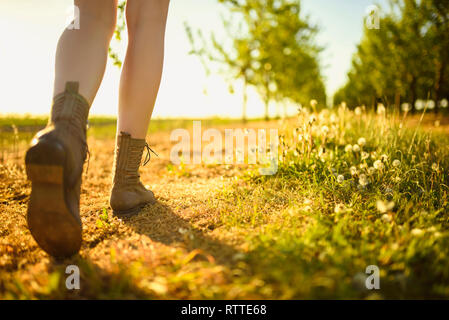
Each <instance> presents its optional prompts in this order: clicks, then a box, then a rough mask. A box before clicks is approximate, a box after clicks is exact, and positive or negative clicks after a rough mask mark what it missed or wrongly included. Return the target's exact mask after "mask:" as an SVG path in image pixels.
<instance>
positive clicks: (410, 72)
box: [334, 0, 449, 107]
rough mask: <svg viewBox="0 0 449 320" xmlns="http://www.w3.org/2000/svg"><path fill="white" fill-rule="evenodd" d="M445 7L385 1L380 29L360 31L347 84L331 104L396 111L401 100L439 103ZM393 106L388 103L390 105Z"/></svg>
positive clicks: (433, 1) (427, 0) (443, 88)
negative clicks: (386, 6) (381, 105)
mask: <svg viewBox="0 0 449 320" xmlns="http://www.w3.org/2000/svg"><path fill="white" fill-rule="evenodd" d="M448 14H449V10H448V5H447V4H445V3H444V4H443V2H442V1H437V0H421V1H417V0H401V1H400V0H390V8H389V11H388V12H387V13H386V14H384V15H383V16H382V17H381V19H380V26H381V27H380V29H379V30H370V29H367V28H365V30H364V34H363V37H362V40H361V42H360V44H359V45H358V47H357V52H356V54H355V55H354V57H353V61H352V68H351V70H350V71H349V73H348V81H347V83H346V85H345V86H344V87H343V88H341V89H340V90H339V91H337V93H336V94H335V96H334V103H335V104H338V103H340V102H341V101H346V102H347V103H349V104H350V105H353V106H354V105H357V104H372V105H373V104H375V101H377V100H378V99H379V98H381V99H383V100H384V101H385V102H387V104H394V105H396V106H397V107H399V104H400V102H401V100H403V101H405V102H408V103H409V104H411V106H414V105H415V101H416V100H417V99H427V98H428V97H431V98H433V99H434V100H435V101H437V102H438V101H439V100H440V99H441V98H442V97H446V98H447V96H448V94H449V92H448V90H447V82H448V81H447V76H446V75H447V68H448V66H447V60H448V51H449V50H448V49H449V46H448V43H449V41H448V35H449V32H448V27H449V26H448V21H449V19H448ZM393 102H394V103H393Z"/></svg>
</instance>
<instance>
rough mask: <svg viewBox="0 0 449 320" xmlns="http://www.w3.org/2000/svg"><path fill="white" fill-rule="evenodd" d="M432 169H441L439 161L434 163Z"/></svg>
mask: <svg viewBox="0 0 449 320" xmlns="http://www.w3.org/2000/svg"><path fill="white" fill-rule="evenodd" d="M432 170H433V171H438V170H439V165H438V163H435V162H434V163H432Z"/></svg>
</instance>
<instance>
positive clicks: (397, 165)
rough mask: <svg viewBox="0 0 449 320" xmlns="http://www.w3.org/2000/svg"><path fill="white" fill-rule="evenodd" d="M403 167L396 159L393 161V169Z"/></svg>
mask: <svg viewBox="0 0 449 320" xmlns="http://www.w3.org/2000/svg"><path fill="white" fill-rule="evenodd" d="M400 166H401V161H400V160H398V159H396V160H394V161H393V167H395V168H399V167H400Z"/></svg>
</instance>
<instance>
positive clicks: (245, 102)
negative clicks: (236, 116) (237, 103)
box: [242, 81, 248, 123]
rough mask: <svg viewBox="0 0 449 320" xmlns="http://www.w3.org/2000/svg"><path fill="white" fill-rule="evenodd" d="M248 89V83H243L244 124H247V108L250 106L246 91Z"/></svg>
mask: <svg viewBox="0 0 449 320" xmlns="http://www.w3.org/2000/svg"><path fill="white" fill-rule="evenodd" d="M246 88H247V82H246V81H245V82H244V83H243V105H242V109H243V111H242V121H243V123H246V107H247V105H248V93H247V91H246Z"/></svg>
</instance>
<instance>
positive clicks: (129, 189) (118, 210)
mask: <svg viewBox="0 0 449 320" xmlns="http://www.w3.org/2000/svg"><path fill="white" fill-rule="evenodd" d="M145 147H147V148H148V150H147V151H148V155H147V160H146V161H145V164H146V163H147V162H148V161H149V155H150V151H152V150H151V149H150V147H148V145H147V144H146V142H145V140H144V139H133V138H131V135H130V134H128V133H125V132H121V133H120V135H119V136H118V137H117V147H116V151H115V157H114V169H113V171H114V178H113V184H112V190H111V198H110V201H109V202H110V205H111V208H112V210H113V214H115V215H119V216H120V215H133V214H136V213H138V212H139V211H140V210H141V209H142V208H143V207H145V206H146V205H148V204H152V203H154V202H156V199H155V198H154V194H153V192H152V191H150V190H147V189H146V188H145V187H144V186H143V184H142V182H141V181H140V175H139V167H140V163H141V161H142V153H143V151H144V148H145Z"/></svg>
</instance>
